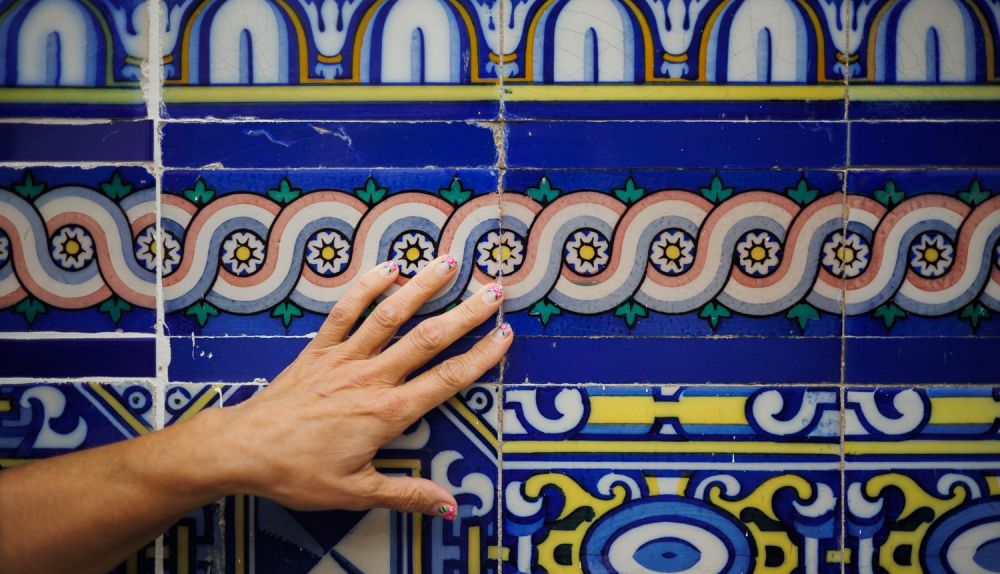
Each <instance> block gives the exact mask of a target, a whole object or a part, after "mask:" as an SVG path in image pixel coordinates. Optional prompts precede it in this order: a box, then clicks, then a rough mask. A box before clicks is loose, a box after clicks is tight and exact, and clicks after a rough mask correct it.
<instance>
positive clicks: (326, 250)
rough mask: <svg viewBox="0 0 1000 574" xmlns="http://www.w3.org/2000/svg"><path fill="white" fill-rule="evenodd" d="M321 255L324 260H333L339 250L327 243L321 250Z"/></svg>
mask: <svg viewBox="0 0 1000 574" xmlns="http://www.w3.org/2000/svg"><path fill="white" fill-rule="evenodd" d="M319 256H320V257H322V258H323V260H324V261H332V260H333V259H334V258H335V257H336V256H337V250H336V249H334V248H333V247H331V246H330V245H327V246H325V247H323V249H321V250H320V252H319Z"/></svg>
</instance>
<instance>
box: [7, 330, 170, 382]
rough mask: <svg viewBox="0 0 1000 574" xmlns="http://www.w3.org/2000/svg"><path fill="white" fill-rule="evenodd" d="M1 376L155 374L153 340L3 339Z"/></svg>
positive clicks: (138, 375)
mask: <svg viewBox="0 0 1000 574" xmlns="http://www.w3.org/2000/svg"><path fill="white" fill-rule="evenodd" d="M0 357H3V360H2V361H0V377H32V378H42V377H52V378H63V377H67V378H70V377H155V376H156V340H155V339H153V338H152V337H150V338H147V339H127V338H115V339H84V338H74V339H3V340H0Z"/></svg>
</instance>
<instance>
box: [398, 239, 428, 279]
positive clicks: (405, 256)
mask: <svg viewBox="0 0 1000 574" xmlns="http://www.w3.org/2000/svg"><path fill="white" fill-rule="evenodd" d="M434 251H435V249H434V243H433V242H432V241H431V238H430V236H428V235H427V234H426V233H424V232H423V231H409V232H407V233H404V234H402V235H400V236H399V238H398V239H396V241H394V242H393V244H392V249H391V253H392V260H393V261H395V262H396V265H399V272H400V273H402V274H403V275H405V276H406V277H413V276H414V275H416V274H417V271H420V270H421V269H423V268H424V267H426V266H427V264H428V263H430V262H431V261H433V260H434V256H435V255H434Z"/></svg>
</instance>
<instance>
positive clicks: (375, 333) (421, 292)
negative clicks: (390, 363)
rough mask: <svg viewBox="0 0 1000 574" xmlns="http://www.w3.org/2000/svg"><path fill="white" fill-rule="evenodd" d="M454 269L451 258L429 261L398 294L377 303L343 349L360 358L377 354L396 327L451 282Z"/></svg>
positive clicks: (447, 256)
mask: <svg viewBox="0 0 1000 574" xmlns="http://www.w3.org/2000/svg"><path fill="white" fill-rule="evenodd" d="M456 267H457V264H456V262H455V258H454V257H452V256H451V255H445V256H444V257H439V258H438V259H435V260H434V261H432V262H431V263H430V265H428V266H427V267H425V268H424V269H423V270H422V271H421V272H420V273H418V274H417V275H416V276H415V277H414V278H413V279H410V280H409V281H408V282H407V283H406V285H403V286H402V287H401V288H400V289H399V291H396V292H395V293H393V294H392V295H390V296H389V297H388V298H387V299H386V300H385V301H382V302H381V303H379V305H378V306H377V307H375V310H374V311H372V314H371V315H369V316H368V318H367V319H365V322H364V323H362V325H361V327H359V328H358V330H357V332H355V333H354V336H352V337H351V338H350V340H348V341H347V343H345V345H349V346H350V347H351V350H352V351H353V352H355V353H357V354H359V355H362V356H364V355H374V354H375V353H378V352H379V351H380V350H381V349H382V348H383V347H384V346H385V345H386V343H388V342H389V339H391V338H392V336H393V335H395V334H396V331H398V330H399V327H400V326H401V325H402V324H403V323H405V322H406V321H407V320H408V319H409V318H410V317H412V316H413V314H414V313H416V312H417V309H419V308H420V307H421V306H422V305H423V304H424V303H425V302H427V300H428V299H430V298H431V297H432V296H433V295H434V294H435V293H437V292H438V291H440V290H441V288H442V287H444V286H445V285H446V284H447V283H448V281H450V280H451V279H452V277H453V276H454V274H455V268H456Z"/></svg>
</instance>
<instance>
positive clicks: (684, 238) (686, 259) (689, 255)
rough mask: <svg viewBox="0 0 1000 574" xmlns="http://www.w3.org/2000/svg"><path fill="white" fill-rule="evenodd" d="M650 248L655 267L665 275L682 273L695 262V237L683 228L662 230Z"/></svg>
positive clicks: (650, 255) (650, 256)
mask: <svg viewBox="0 0 1000 574" xmlns="http://www.w3.org/2000/svg"><path fill="white" fill-rule="evenodd" d="M649 250H650V253H649V258H650V261H652V263H653V267H656V270H657V271H659V272H660V273H663V274H664V275H680V274H681V273H684V272H685V271H687V270H688V269H690V268H691V264H692V263H694V238H693V237H691V235H690V234H688V233H687V232H686V231H684V230H681V229H668V230H666V231H663V232H661V233H660V234H659V235H657V236H656V241H653V245H652V246H650V248H649Z"/></svg>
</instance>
